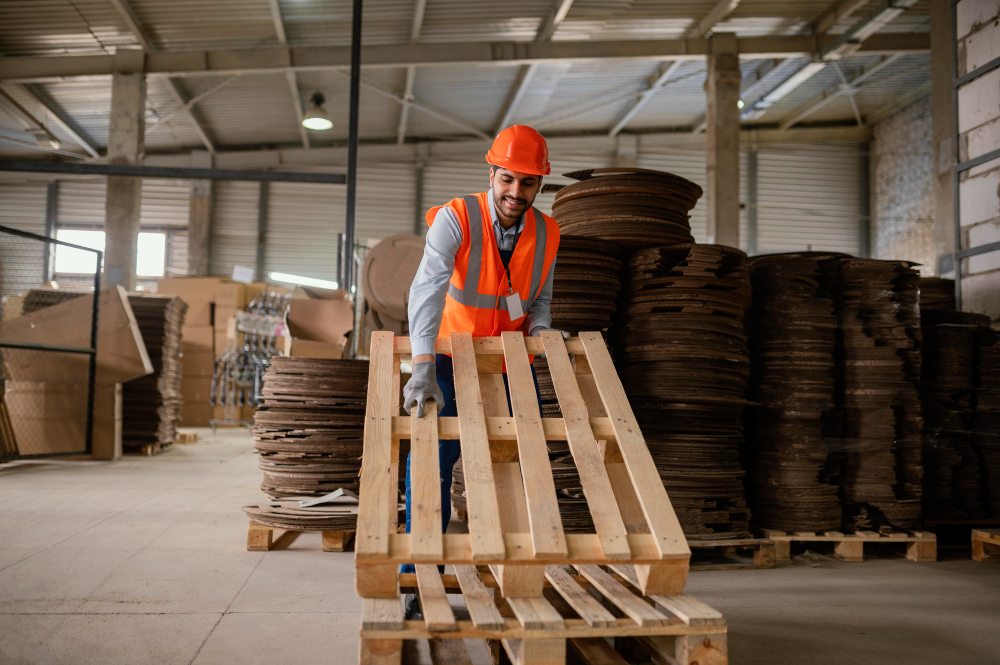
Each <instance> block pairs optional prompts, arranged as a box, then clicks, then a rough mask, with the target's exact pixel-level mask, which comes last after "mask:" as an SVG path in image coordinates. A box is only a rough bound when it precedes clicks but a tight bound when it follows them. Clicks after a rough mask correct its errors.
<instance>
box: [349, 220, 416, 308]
mask: <svg viewBox="0 0 1000 665" xmlns="http://www.w3.org/2000/svg"><path fill="white" fill-rule="evenodd" d="M423 255H424V239H423V238H421V237H420V236H417V235H412V234H405V233H404V234H400V235H395V236H390V237H388V238H386V239H385V240H383V241H381V242H380V243H379V244H377V245H375V247H373V248H372V249H371V250H370V251H369V252H368V256H366V257H365V264H364V267H363V268H362V269H361V278H362V280H363V283H362V286H363V288H364V290H365V299H366V300H367V301H368V304H369V305H371V306H372V307H373V308H374V309H376V310H377V311H379V312H380V313H381V314H382V315H383V316H382V318H383V319H386V318H387V319H391V320H393V321H406V319H407V317H406V305H407V299H408V296H409V293H410V284H411V283H413V278H414V276H415V275H416V274H417V268H418V267H419V266H420V259H421V258H422V257H423Z"/></svg>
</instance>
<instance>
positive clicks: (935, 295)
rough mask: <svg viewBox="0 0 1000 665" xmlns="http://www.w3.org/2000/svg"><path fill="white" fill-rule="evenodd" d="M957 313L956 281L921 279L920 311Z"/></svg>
mask: <svg viewBox="0 0 1000 665" xmlns="http://www.w3.org/2000/svg"><path fill="white" fill-rule="evenodd" d="M926 309H933V310H938V311H951V312H954V311H955V280H953V279H943V278H941V277H921V278H920V310H921V311H923V310H926Z"/></svg>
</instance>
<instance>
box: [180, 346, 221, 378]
mask: <svg viewBox="0 0 1000 665" xmlns="http://www.w3.org/2000/svg"><path fill="white" fill-rule="evenodd" d="M214 372H215V354H214V353H212V352H208V353H184V355H182V356H181V377H182V379H187V378H203V379H204V378H208V379H210V378H212V374H213V373H214Z"/></svg>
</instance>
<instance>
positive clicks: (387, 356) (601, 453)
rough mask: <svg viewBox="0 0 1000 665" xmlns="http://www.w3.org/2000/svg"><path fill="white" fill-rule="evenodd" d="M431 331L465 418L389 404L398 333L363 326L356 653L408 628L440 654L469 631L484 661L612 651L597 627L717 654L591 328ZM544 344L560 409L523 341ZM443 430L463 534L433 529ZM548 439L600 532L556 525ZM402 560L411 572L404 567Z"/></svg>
mask: <svg viewBox="0 0 1000 665" xmlns="http://www.w3.org/2000/svg"><path fill="white" fill-rule="evenodd" d="M439 344H440V345H441V347H443V348H441V350H442V351H443V352H449V353H451V355H452V357H453V359H454V365H455V388H456V399H457V402H456V406H457V413H458V415H457V416H456V417H438V415H437V413H436V411H435V410H434V409H430V410H428V412H426V413H425V415H424V417H422V418H418V417H417V416H416V415H415V412H414V413H413V414H411V415H410V416H402V415H401V410H400V397H399V385H400V382H401V378H400V375H399V367H400V363H401V361H402V360H403V359H404V358H403V357H404V356H409V354H410V350H411V349H410V344H409V340H408V339H406V338H394V336H393V335H392V334H391V333H379V332H376V333H374V334H373V336H372V341H371V370H370V374H369V379H368V400H367V404H368V409H367V413H366V417H365V435H364V459H363V469H362V475H361V478H362V483H361V497H360V503H359V508H358V532H357V540H356V545H355V566H356V569H355V586H356V590H357V593H358V595H359V596H361V598H362V619H361V644H360V662H362V663H375V662H379V663H386V664H388V663H399V662H400V660H401V655H402V652H403V644H404V641H409V640H431V641H432V642H431V644H430V645H429V646H431V647H432V648H433V647H434V646H435V644H436V645H437V646H439V647H440V646H441V642H442V641H444V642H446V643H447V645H448V646H447V648H446V649H445V650H444V652H445V653H448V654H449V656H448V657H449V661H448V662H456V663H458V662H468V658H469V656H468V653H467V652H466V648H465V645H464V644H463V640H464V639H466V638H479V639H486V640H487V645H488V646H489V648H490V649H491V652H492V653H491V655H492V656H493V661H494V662H500V658H501V653H502V651H506V653H507V655H508V657H509V658H510V659H511V661H512V662H515V663H522V664H524V665H528V664H538V665H541V664H542V663H545V664H546V665H563V664H564V663H566V662H567V658H572V653H571V652H573V651H575V652H576V653H578V654H584V658H585V659H589V660H590V662H597V660H596V659H598V658H600V659H601V660H600V662H608V663H611V662H620V661H621V658H622V657H621V655H620V654H618V653H616V652H615V651H614V649H613V647H612V646H611V644H610V642H609V641H607V638H609V637H626V636H637V639H638V641H639V642H640V643H641V645H642V647H643V648H645V649H648V650H649V652H650V653H651V654H652V656H653V658H654V660H655V661H656V662H678V663H682V664H683V665H693V664H694V663H718V664H719V665H724V664H725V663H726V662H727V646H726V626H725V620H724V619H723V617H722V615H721V614H719V613H718V612H716V611H715V610H713V609H712V608H710V607H708V606H706V605H704V604H703V603H700V602H698V601H697V600H696V599H694V598H692V597H691V596H687V595H684V594H683V591H684V586H685V583H686V578H687V571H688V562H689V559H690V550H689V549H688V546H687V543H686V541H685V538H684V535H683V532H682V530H681V528H680V524H679V523H678V521H677V517H676V515H675V514H674V511H673V509H672V507H671V500H670V498H669V497H668V496H667V492H666V490H665V489H664V487H663V484H662V482H661V481H660V479H659V477H658V475H657V472H656V468H655V466H654V464H653V459H652V457H651V456H650V451H649V448H648V447H647V445H646V442H645V440H644V439H643V435H642V433H641V432H640V430H639V427H638V423H637V422H636V418H635V415H634V414H633V413H632V409H631V407H630V406H629V402H628V399H627V398H626V395H625V391H624V389H623V388H622V384H621V382H620V380H619V379H618V376H617V374H616V372H615V368H614V365H613V364H612V362H611V356H610V355H609V353H608V350H607V347H606V345H605V342H604V339H603V337H602V336H601V334H600V333H599V332H587V333H581V334H580V336H579V337H578V338H571V339H570V340H568V341H564V340H563V338H562V336H561V335H560V334H559V333H557V332H545V333H542V335H541V337H540V338H525V337H523V336H522V334H521V333H519V332H505V333H503V334H502V335H501V337H494V338H478V339H475V340H474V339H473V338H472V336H471V335H469V334H468V333H453V334H452V335H451V337H450V338H449V339H447V340H439ZM542 351H544V352H545V353H546V356H547V358H548V362H549V366H550V371H551V374H552V378H553V382H554V384H555V386H556V391H557V394H558V397H559V403H560V409H561V411H562V413H563V414H564V415H565V419H557V420H555V421H553V420H551V419H543V418H542V417H541V414H540V412H539V409H538V403H537V400H536V399H535V396H534V387H533V385H532V379H531V369H530V366H529V364H528V354H529V353H531V354H532V355H537V354H540V353H541V352H542ZM569 353H574V354H576V355H577V360H578V362H577V367H576V369H575V370H574V368H573V366H572V365H571V363H570V359H569ZM504 366H506V369H507V377H508V380H509V385H510V391H509V396H510V401H511V407H512V410H509V409H508V403H507V392H506V390H505V387H504V385H505V384H504V379H503V376H502V375H501V374H500V372H501V369H502V367H504ZM439 437H441V438H456V437H457V438H460V440H461V447H462V458H461V464H462V465H463V466H464V472H465V476H466V478H475V479H476V480H475V482H470V483H469V484H468V485H467V488H466V491H467V493H468V496H467V499H468V505H469V521H468V526H469V533H462V534H460V533H445V534H442V532H441V531H442V529H441V509H442V506H441V491H440V483H439V482H438V478H439V477H440V469H439V468H438V467H439V457H438V444H437V442H438V439H439ZM402 439H409V440H410V441H411V454H410V460H409V465H410V472H411V477H412V478H413V479H414V483H413V485H412V488H411V491H412V505H413V512H412V515H411V528H410V531H409V533H399V532H398V526H397V523H396V514H395V511H393V510H392V507H393V506H394V504H395V499H396V479H397V478H398V476H399V474H400V468H399V465H398V456H397V450H398V449H397V446H398V442H399V441H400V440H402ZM546 439H549V440H556V441H566V442H567V443H568V445H569V448H570V449H571V451H572V453H571V454H572V457H573V460H574V463H575V464H576V466H577V469H578V472H579V474H580V477H581V479H582V480H583V485H584V488H585V491H586V495H587V504H588V507H589V510H590V512H591V517H592V519H593V523H594V525H595V529H594V531H592V532H589V533H575V534H574V533H567V532H566V529H565V527H564V525H563V523H562V520H561V519H560V516H559V512H558V510H557V502H556V496H555V486H554V483H553V479H552V470H551V468H550V465H549V456H548V454H546V452H545V441H546ZM599 441H603V442H604V444H599V443H598V442H599ZM404 563H414V564H415V568H416V572H415V573H413V574H401V573H400V572H399V565H400V564H404ZM439 565H440V566H445V565H448V566H452V569H453V570H454V575H441V574H440V573H439V571H438V566H439ZM487 567H488V570H487ZM489 587H494V588H495V589H497V592H496V593H495V594H491V593H490V591H489ZM407 592H416V593H417V594H418V596H419V600H420V607H421V614H422V617H421V618H420V619H419V620H410V621H404V619H403V607H402V602H401V601H402V598H401V597H400V594H401V593H407ZM449 592H450V593H452V594H456V593H461V595H462V596H463V600H464V602H465V606H466V608H467V609H468V612H469V617H470V619H469V620H464V619H459V618H458V617H456V616H455V612H454V611H453V610H452V607H451V604H450V602H449V598H448V597H447V595H446V594H447V593H449ZM591 594H594V595H591ZM597 598H600V600H597Z"/></svg>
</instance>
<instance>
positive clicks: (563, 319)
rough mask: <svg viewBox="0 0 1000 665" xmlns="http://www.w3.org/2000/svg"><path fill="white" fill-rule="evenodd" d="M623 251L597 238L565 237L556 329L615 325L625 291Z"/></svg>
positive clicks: (555, 290) (556, 285)
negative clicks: (617, 308)
mask: <svg viewBox="0 0 1000 665" xmlns="http://www.w3.org/2000/svg"><path fill="white" fill-rule="evenodd" d="M620 255H621V250H620V249H619V248H618V247H617V246H616V245H612V244H611V243H608V242H605V241H603V240H596V239H593V238H580V237H575V236H571V235H564V236H562V238H561V239H560V241H559V252H558V254H557V255H556V271H555V275H554V277H553V281H552V303H551V306H550V309H551V312H552V327H553V328H557V329H559V330H568V331H569V332H571V333H573V334H574V335H575V334H577V333H579V332H580V331H583V330H585V331H594V330H604V329H605V328H607V327H608V326H610V325H611V319H612V317H613V315H614V313H615V301H616V300H617V298H618V292H619V291H620V290H621V279H620V277H619V275H620V274H621V269H622V262H621V260H620V259H619V256H620Z"/></svg>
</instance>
